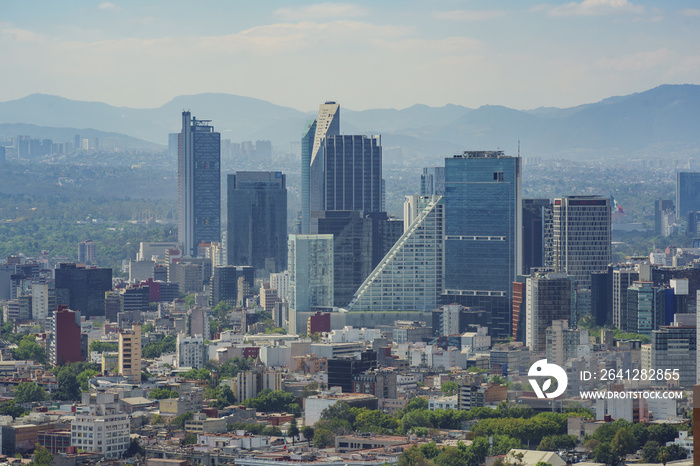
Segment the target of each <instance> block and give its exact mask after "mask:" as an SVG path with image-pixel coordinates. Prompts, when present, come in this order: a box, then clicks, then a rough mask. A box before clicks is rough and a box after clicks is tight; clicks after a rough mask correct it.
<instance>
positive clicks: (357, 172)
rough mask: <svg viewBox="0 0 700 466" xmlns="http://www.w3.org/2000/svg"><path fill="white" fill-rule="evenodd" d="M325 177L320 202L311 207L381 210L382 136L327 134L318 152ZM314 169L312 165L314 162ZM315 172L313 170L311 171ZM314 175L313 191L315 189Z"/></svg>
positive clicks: (320, 208)
mask: <svg viewBox="0 0 700 466" xmlns="http://www.w3.org/2000/svg"><path fill="white" fill-rule="evenodd" d="M317 158H318V159H322V160H320V161H319V163H322V166H323V177H322V179H321V180H320V182H321V185H320V186H318V192H319V193H320V195H321V199H320V202H319V203H315V202H313V198H312V202H311V210H312V211H316V210H362V211H364V212H381V210H382V145H381V137H380V136H369V137H368V136H362V135H354V136H349V135H342V136H339V135H327V136H326V137H325V138H324V139H323V141H322V142H321V148H320V149H319V153H318V155H317ZM312 170H313V166H312ZM312 175H313V171H312ZM314 183H315V181H314V178H313V177H312V182H311V186H312V194H313V192H314Z"/></svg>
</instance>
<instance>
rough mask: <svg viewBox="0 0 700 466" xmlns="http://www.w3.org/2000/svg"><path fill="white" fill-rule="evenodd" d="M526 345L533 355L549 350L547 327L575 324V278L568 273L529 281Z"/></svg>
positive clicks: (535, 275)
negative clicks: (559, 323)
mask: <svg viewBox="0 0 700 466" xmlns="http://www.w3.org/2000/svg"><path fill="white" fill-rule="evenodd" d="M525 286H526V288H527V291H526V299H525V302H526V306H525V307H526V314H527V326H526V328H527V331H526V344H527V346H528V347H529V348H530V351H532V352H536V353H542V352H544V351H545V350H546V349H547V338H546V337H547V327H550V326H551V325H552V323H553V322H554V321H555V320H564V321H566V322H567V323H571V324H574V323H575V321H574V319H575V316H576V313H575V310H576V291H575V289H574V280H573V277H570V276H568V275H566V274H564V273H537V272H535V273H532V275H531V276H530V277H528V278H527V280H526V285H525Z"/></svg>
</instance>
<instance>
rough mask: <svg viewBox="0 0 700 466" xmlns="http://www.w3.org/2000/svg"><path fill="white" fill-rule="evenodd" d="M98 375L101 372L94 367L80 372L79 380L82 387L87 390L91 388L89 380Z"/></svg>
mask: <svg viewBox="0 0 700 466" xmlns="http://www.w3.org/2000/svg"><path fill="white" fill-rule="evenodd" d="M96 375H99V372H98V371H94V370H92V369H86V370H84V371H83V372H81V373H80V374H78V377H77V380H78V383H79V384H80V389H81V390H82V391H85V392H86V391H88V390H89V389H90V387H89V386H88V380H90V379H91V378H93V377H94V376H96Z"/></svg>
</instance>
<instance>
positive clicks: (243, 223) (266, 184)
mask: <svg viewBox="0 0 700 466" xmlns="http://www.w3.org/2000/svg"><path fill="white" fill-rule="evenodd" d="M227 190H228V196H227V200H228V201H227V211H228V219H227V222H228V228H227V241H228V249H227V250H228V261H229V264H230V265H247V266H251V267H254V268H255V272H256V274H257V275H258V276H260V277H264V278H267V276H269V274H270V273H278V272H281V271H283V270H285V269H286V268H287V185H286V176H285V175H284V174H282V173H281V172H245V171H243V172H235V173H234V174H232V175H228V186H227Z"/></svg>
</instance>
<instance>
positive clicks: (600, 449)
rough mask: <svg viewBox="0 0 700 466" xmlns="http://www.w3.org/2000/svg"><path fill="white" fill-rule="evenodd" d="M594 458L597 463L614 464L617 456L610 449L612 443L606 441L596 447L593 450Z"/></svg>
mask: <svg viewBox="0 0 700 466" xmlns="http://www.w3.org/2000/svg"><path fill="white" fill-rule="evenodd" d="M593 459H594V460H595V462H596V463H605V464H614V463H616V462H617V458H615V455H613V453H612V452H611V451H610V444H609V443H607V442H605V443H601V444H599V445H598V446H596V447H595V449H594V450H593Z"/></svg>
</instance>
